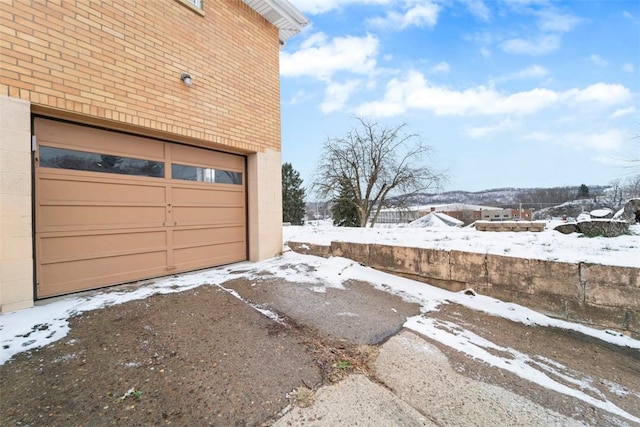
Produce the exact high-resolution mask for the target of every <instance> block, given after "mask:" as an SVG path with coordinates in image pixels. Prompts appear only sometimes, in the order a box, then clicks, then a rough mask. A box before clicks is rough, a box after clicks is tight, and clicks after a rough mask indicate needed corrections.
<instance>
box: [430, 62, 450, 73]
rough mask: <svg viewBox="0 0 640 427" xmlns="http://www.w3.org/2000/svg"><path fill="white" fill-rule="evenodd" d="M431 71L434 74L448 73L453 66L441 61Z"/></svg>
mask: <svg viewBox="0 0 640 427" xmlns="http://www.w3.org/2000/svg"><path fill="white" fill-rule="evenodd" d="M430 70H431V72H432V73H448V72H449V71H450V70H451V66H450V65H449V64H448V63H446V62H445V61H441V62H438V63H437V64H436V65H434V66H433V67H431V68H430Z"/></svg>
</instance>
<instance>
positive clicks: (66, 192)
mask: <svg viewBox="0 0 640 427" xmlns="http://www.w3.org/2000/svg"><path fill="white" fill-rule="evenodd" d="M34 126H35V134H36V138H37V142H38V144H37V146H38V149H37V152H36V156H35V159H36V162H35V163H36V164H35V169H36V188H35V197H36V211H35V220H36V226H35V228H36V236H35V239H36V279H37V297H38V298H42V297H48V296H53V295H60V294H65V293H71V292H76V291H80V290H85V289H93V288H99V287H102V286H107V285H112V284H116V283H124V282H128V281H133V280H138V279H143V278H149V277H154V276H161V275H166V274H171V273H175V272H182V271H188V270H194V269H197V268H203V267H211V266H216V265H222V264H228V263H231V262H237V261H243V260H246V259H247V244H246V234H247V233H246V209H245V158H244V157H242V156H237V155H233V154H227V153H221V152H216V151H211V150H206V149H201V148H195V147H190V146H184V145H179V144H172V143H167V142H162V141H158V140H155V139H150V138H143V137H136V136H131V135H126V134H122V133H117V132H110V131H106V130H99V129H95V128H90V127H86V126H80V125H74V124H70V123H65V122H59V121H54V120H47V119H43V118H36V119H35V123H34Z"/></svg>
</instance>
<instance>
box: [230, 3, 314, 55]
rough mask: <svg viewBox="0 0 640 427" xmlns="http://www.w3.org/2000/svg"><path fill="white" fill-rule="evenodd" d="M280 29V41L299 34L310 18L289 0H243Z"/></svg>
mask: <svg viewBox="0 0 640 427" xmlns="http://www.w3.org/2000/svg"><path fill="white" fill-rule="evenodd" d="M242 1H243V2H245V3H246V4H247V5H249V6H250V7H251V8H252V9H253V10H255V11H256V12H258V13H259V14H260V15H262V16H263V17H264V18H265V19H266V20H267V21H269V22H271V23H272V24H273V25H275V26H276V27H278V29H279V30H280V43H281V44H284V42H286V41H287V40H288V39H290V38H291V37H293V36H295V35H296V34H298V33H299V32H300V31H301V30H302V28H303V27H304V26H305V25H307V24H308V23H309V20H308V19H307V18H306V17H305V16H304V15H303V14H302V13H300V11H299V10H298V9H296V8H295V6H293V5H292V4H291V3H289V1H288V0H242Z"/></svg>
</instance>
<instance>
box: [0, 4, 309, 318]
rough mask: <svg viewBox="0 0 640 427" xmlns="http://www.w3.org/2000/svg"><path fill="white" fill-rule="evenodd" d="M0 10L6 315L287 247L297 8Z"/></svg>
mask: <svg viewBox="0 0 640 427" xmlns="http://www.w3.org/2000/svg"><path fill="white" fill-rule="evenodd" d="M0 11H1V12H2V13H1V14H0V27H1V28H2V29H3V30H2V42H3V46H2V53H1V55H0V65H1V66H0V70H1V71H0V117H1V118H2V120H1V121H0V156H1V157H2V158H3V159H5V160H6V162H3V166H2V167H3V170H2V177H1V179H2V180H3V185H2V186H0V200H1V202H0V216H1V217H2V218H3V220H2V222H1V224H0V236H1V238H0V242H1V243H0V245H2V246H1V250H0V270H1V271H2V278H1V281H0V311H2V312H6V311H11V310H17V309H21V308H24V307H29V306H31V305H32V304H33V301H34V299H40V298H45V297H50V296H54V295H61V294H66V293H71V292H77V291H81V290H85V289H95V288H99V287H103V286H107V285H112V284H116V283H123V282H128V281H133V280H138V279H143V278H150V277H155V276H161V275H166V274H173V273H177V272H183V271H189V270H194V269H198V268H203V267H211V266H217V265H222V264H227V263H232V262H236V261H243V260H259V259H263V258H267V257H271V256H274V255H275V254H277V253H279V252H280V251H281V250H282V228H281V220H282V215H281V188H280V187H281V155H280V150H281V141H280V86H279V85H280V76H279V50H280V47H281V45H283V44H284V43H285V41H286V40H287V39H289V38H290V37H292V36H293V35H295V34H296V33H298V32H299V31H300V30H301V29H302V27H303V26H304V25H305V24H306V23H307V19H306V18H305V17H304V16H303V15H302V14H301V13H300V12H298V10H297V9H295V8H294V7H293V6H292V5H291V4H290V3H289V2H288V1H287V0H242V1H241V0H156V1H130V0H108V1H107V0H102V1H101V0H74V1H57V2H28V1H10V2H2V3H1V4H0Z"/></svg>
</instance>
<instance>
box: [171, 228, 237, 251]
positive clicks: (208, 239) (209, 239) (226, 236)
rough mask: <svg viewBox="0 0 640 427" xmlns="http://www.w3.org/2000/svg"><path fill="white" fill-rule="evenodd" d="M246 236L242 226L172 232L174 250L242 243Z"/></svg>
mask: <svg viewBox="0 0 640 427" xmlns="http://www.w3.org/2000/svg"><path fill="white" fill-rule="evenodd" d="M245 235H246V231H245V227H244V224H240V225H237V226H235V227H233V226H229V227H219V228H196V229H186V230H175V231H174V232H173V245H174V248H180V247H188V246H201V245H206V244H212V243H213V244H220V243H227V242H244V239H245Z"/></svg>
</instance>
